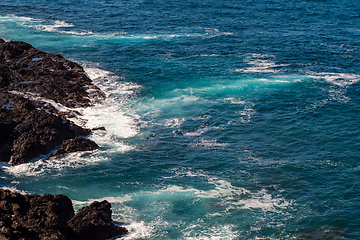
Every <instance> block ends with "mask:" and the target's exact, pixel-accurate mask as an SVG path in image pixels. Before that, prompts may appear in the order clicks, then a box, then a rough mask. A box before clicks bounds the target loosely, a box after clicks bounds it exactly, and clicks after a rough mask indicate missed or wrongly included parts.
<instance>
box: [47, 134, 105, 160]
mask: <svg viewBox="0 0 360 240" xmlns="http://www.w3.org/2000/svg"><path fill="white" fill-rule="evenodd" d="M98 147H99V146H98V145H97V144H96V143H95V142H93V141H91V140H89V139H86V138H82V137H78V138H74V139H66V140H64V141H63V142H62V144H61V149H59V150H57V151H56V152H55V153H54V154H52V155H51V156H52V157H55V156H59V155H61V154H64V153H71V152H78V151H92V150H94V149H96V148H98Z"/></svg>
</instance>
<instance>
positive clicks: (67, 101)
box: [0, 39, 105, 165]
mask: <svg viewBox="0 0 360 240" xmlns="http://www.w3.org/2000/svg"><path fill="white" fill-rule="evenodd" d="M0 90H1V93H0V133H1V134H0V161H3V162H8V163H10V164H12V165H18V164H21V163H25V162H28V161H29V160H31V159H32V158H35V157H36V156H38V155H39V154H48V153H49V152H50V151H51V150H54V149H55V148H56V147H57V146H58V145H60V144H61V143H62V142H63V140H66V139H73V138H76V137H78V136H80V135H88V134H89V133H90V130H87V129H84V128H82V127H79V126H77V125H75V124H74V123H72V122H70V121H68V120H67V119H66V118H68V117H74V116H76V115H78V112H76V111H71V110H67V111H66V112H64V111H61V112H60V111H59V109H56V108H55V107H53V106H52V104H50V103H51V101H52V102H55V103H56V104H61V105H63V106H66V107H88V106H91V102H92V100H94V99H95V100H96V99H99V98H103V97H104V96H105V94H104V93H103V92H102V91H101V90H100V89H99V88H97V87H96V86H94V85H93V84H92V82H91V80H90V79H89V78H88V77H87V75H86V73H85V72H84V69H83V68H82V67H81V66H80V65H78V64H76V63H74V62H71V61H68V60H66V59H65V58H63V57H62V56H60V55H54V54H48V53H45V52H42V51H40V50H38V49H36V48H34V47H32V46H31V45H30V44H28V43H24V42H5V41H4V40H2V39H0ZM95 100H94V101H95ZM49 101H50V102H49ZM89 141H90V140H87V143H88V146H90V145H92V146H94V145H96V144H95V143H94V142H92V144H90V143H89ZM73 143H79V146H78V147H74V146H73V147H72V148H71V149H74V150H75V151H80V150H82V149H85V150H90V148H89V147H86V148H84V145H85V144H84V143H81V142H78V141H74V142H73ZM89 144H90V145H89ZM94 148H95V147H92V148H91V149H94ZM69 151H70V148H69V150H68V151H66V152H69ZM59 153H60V152H59Z"/></svg>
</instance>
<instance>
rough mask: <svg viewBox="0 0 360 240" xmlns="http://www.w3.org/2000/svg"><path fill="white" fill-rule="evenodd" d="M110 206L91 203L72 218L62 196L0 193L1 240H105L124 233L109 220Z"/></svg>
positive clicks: (68, 202) (69, 203) (67, 200)
mask: <svg viewBox="0 0 360 240" xmlns="http://www.w3.org/2000/svg"><path fill="white" fill-rule="evenodd" d="M111 213H112V212H111V205H110V203H109V202H107V201H102V202H94V203H92V204H91V205H90V206H87V207H84V208H82V209H80V210H79V211H78V212H77V213H76V215H75V216H74V208H73V206H72V203H71V200H70V199H69V198H68V197H66V196H64V195H50V194H43V195H28V194H27V195H22V194H20V193H16V192H11V191H9V190H6V189H0V239H1V240H40V239H41V240H85V239H86V240H105V239H108V238H113V237H116V236H119V235H122V234H125V233H127V230H126V229H125V228H122V227H117V226H116V225H114V224H113V222H112V220H111Z"/></svg>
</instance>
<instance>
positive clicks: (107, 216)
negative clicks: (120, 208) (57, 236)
mask: <svg viewBox="0 0 360 240" xmlns="http://www.w3.org/2000/svg"><path fill="white" fill-rule="evenodd" d="M111 213H112V211H111V205H110V203H109V202H107V201H102V202H93V203H92V204H91V205H90V206H87V207H83V208H82V209H80V210H79V211H78V212H77V213H76V215H75V217H74V218H73V219H71V220H70V221H69V222H68V226H70V227H71V229H72V232H71V238H70V239H74V240H75V239H76V240H101V239H108V238H111V237H114V236H118V235H121V234H123V233H125V232H126V230H125V229H124V228H122V227H117V226H115V225H114V223H112V220H111Z"/></svg>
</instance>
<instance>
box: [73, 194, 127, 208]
mask: <svg viewBox="0 0 360 240" xmlns="http://www.w3.org/2000/svg"><path fill="white" fill-rule="evenodd" d="M105 200H106V201H108V202H109V203H123V202H128V201H130V200H131V197H130V196H128V195H126V196H124V197H103V198H97V199H89V200H87V201H78V200H71V201H72V203H73V204H74V205H76V206H77V207H79V206H82V205H88V204H91V203H93V202H95V201H98V202H102V201H105Z"/></svg>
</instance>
